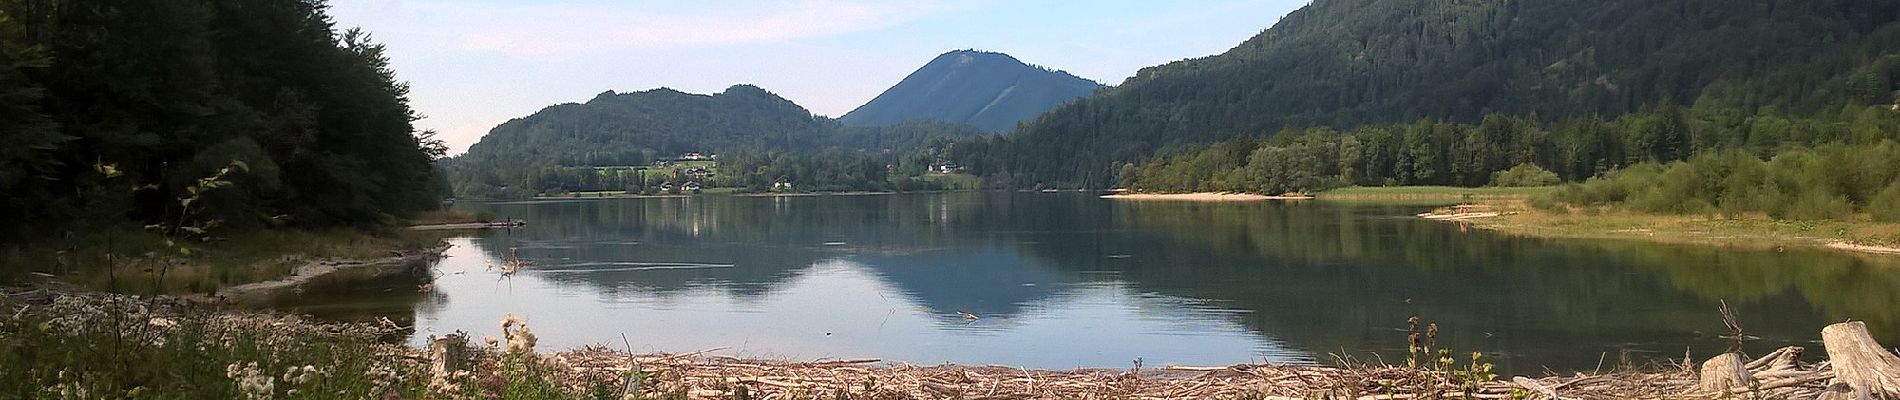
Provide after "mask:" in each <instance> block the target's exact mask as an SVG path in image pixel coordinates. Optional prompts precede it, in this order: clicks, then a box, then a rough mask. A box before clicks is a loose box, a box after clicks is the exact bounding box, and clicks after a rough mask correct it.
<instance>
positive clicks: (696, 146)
mask: <svg viewBox="0 0 1900 400" xmlns="http://www.w3.org/2000/svg"><path fill="white" fill-rule="evenodd" d="M979 135H984V132H983V131H981V130H978V129H977V128H974V127H971V126H969V125H963V124H956V123H948V122H933V121H909V122H904V123H899V124H893V125H889V126H878V127H855V126H844V125H843V124H840V123H838V122H837V121H836V120H832V119H829V118H824V117H819V116H814V115H812V113H811V112H810V111H808V110H806V109H805V108H803V107H800V106H798V105H797V104H794V103H792V102H791V101H790V100H786V99H784V98H781V97H779V96H778V95H775V94H772V93H771V92H768V91H766V90H765V89H761V88H758V87H755V86H750V85H737V86H732V87H731V88H728V89H726V90H725V91H724V92H721V93H717V94H710V95H704V94H690V93H684V92H680V91H676V90H672V89H665V88H662V89H654V90H649V91H643V92H633V93H613V92H607V93H601V94H600V95H598V96H595V97H594V98H593V99H592V100H589V101H588V102H586V103H570V104H561V105H556V106H551V107H547V108H545V109H542V110H541V111H540V112H537V113H535V114H533V115H529V116H527V117H523V118H518V119H515V120H511V121H508V122H506V123H503V124H501V125H500V126H497V127H495V128H494V129H493V130H491V131H489V133H488V135H487V136H484V137H483V138H482V140H481V142H479V143H476V144H475V145H474V146H472V147H470V148H469V151H468V153H466V154H463V155H461V156H457V157H455V158H453V159H450V160H449V161H448V162H447V163H446V168H445V169H446V170H448V172H449V175H450V180H451V185H452V186H453V187H454V188H455V190H456V192H458V193H460V194H461V195H465V196H477V197H493V196H526V195H533V194H536V193H545V192H550V191H601V190H640V189H642V188H645V187H649V186H657V185H659V184H661V183H664V182H666V181H671V180H674V179H668V178H654V177H650V176H648V175H649V174H608V173H601V172H600V171H598V170H596V169H595V168H594V167H627V166H646V165H651V164H653V163H654V162H655V161H656V160H670V159H673V158H676V157H678V156H680V155H683V154H686V153H705V154H720V155H723V156H726V157H724V158H722V160H744V161H748V162H752V161H754V160H762V159H763V160H799V159H812V160H809V161H808V162H807V163H808V164H812V165H810V166H807V167H806V168H803V169H799V170H827V169H830V168H829V167H838V168H850V169H854V170H858V169H864V168H863V167H862V166H863V165H874V166H876V167H877V168H879V169H882V168H883V166H884V165H887V164H894V163H896V162H897V160H898V158H900V157H901V156H903V155H906V154H910V153H911V150H912V149H915V148H917V147H919V146H922V145H924V144H925V143H926V142H930V141H933V140H935V141H948V140H952V139H959V138H968V137H973V136H979ZM794 155H795V156H794ZM778 164H783V163H778ZM778 164H773V165H774V166H777V165H778ZM787 169H790V168H787ZM770 170H771V169H769V168H752V169H748V170H746V171H734V172H731V173H727V174H724V176H723V177H722V178H721V179H718V180H717V181H729V180H730V181H744V182H746V183H747V184H748V185H750V186H764V187H769V186H770V185H771V183H772V182H773V181H774V180H788V181H794V180H795V181H797V182H798V183H803V184H806V186H807V187H826V188H844V189H840V190H847V189H848V190H881V189H887V188H886V187H884V186H885V185H887V184H888V182H887V181H886V179H885V177H883V176H875V175H872V174H853V175H849V176H845V175H823V176H820V175H819V174H790V173H786V174H778V173H771V174H769V175H771V176H764V175H760V174H766V172H761V171H770ZM738 172H743V173H744V174H739V173H738ZM781 175H783V176H781ZM648 181H651V182H648ZM847 181H848V182H847ZM504 188H512V189H508V190H505V191H504V190H503V189H504Z"/></svg>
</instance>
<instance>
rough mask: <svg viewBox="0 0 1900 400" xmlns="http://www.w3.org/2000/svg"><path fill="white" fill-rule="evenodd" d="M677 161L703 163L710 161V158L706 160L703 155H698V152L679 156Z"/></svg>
mask: <svg viewBox="0 0 1900 400" xmlns="http://www.w3.org/2000/svg"><path fill="white" fill-rule="evenodd" d="M679 160H680V161H705V160H710V158H707V157H706V155H705V154H700V152H697V151H695V152H691V153H686V154H681V155H680V158H679Z"/></svg>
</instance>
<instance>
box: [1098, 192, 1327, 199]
mask: <svg viewBox="0 0 1900 400" xmlns="http://www.w3.org/2000/svg"><path fill="white" fill-rule="evenodd" d="M1102 198H1104V199H1110V200H1146V201H1260V200H1304V199H1311V198H1313V197H1312V196H1304V195H1279V196H1269V195H1263V194H1249V193H1213V192H1207V193H1125V194H1111V195H1104V196H1102Z"/></svg>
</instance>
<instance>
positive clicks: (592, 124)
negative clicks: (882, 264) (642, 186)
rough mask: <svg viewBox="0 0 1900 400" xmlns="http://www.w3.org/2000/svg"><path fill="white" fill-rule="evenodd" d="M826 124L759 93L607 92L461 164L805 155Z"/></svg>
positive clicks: (496, 136)
mask: <svg viewBox="0 0 1900 400" xmlns="http://www.w3.org/2000/svg"><path fill="white" fill-rule="evenodd" d="M825 130H826V122H825V120H824V119H822V118H819V117H816V116H813V115H812V114H811V112H810V111H807V110H806V109H805V108H803V107H799V106H798V105H797V104H794V103H792V102H791V101H790V100H786V99H784V98H782V97H779V96H778V95H775V94H772V93H771V92H767V91H766V90H765V89H761V88H759V87H756V86H750V85H737V86H732V87H730V88H727V89H726V90H725V91H724V92H721V93H718V94H712V95H703V94H691V93H685V92H680V91H677V90H673V89H667V88H660V89H654V90H648V91H643V92H633V93H614V92H611V91H609V92H605V93H601V94H600V95H598V96H594V98H593V99H592V100H589V101H587V102H586V103H568V104H561V105H555V106H551V107H547V108H544V109H542V110H541V111H540V112H536V113H534V114H533V115H529V116H527V117H523V118H517V119H514V120H510V121H508V122H506V123H502V124H501V125H500V126H496V127H495V128H494V129H492V130H490V131H489V133H488V135H487V136H483V137H482V140H481V141H480V142H478V143H476V144H475V145H474V146H471V147H469V150H468V153H467V154H466V155H463V156H462V157H460V158H462V159H465V160H471V161H475V160H481V161H500V162H503V163H514V164H551V165H562V166H607V165H645V164H647V163H651V162H652V161H653V160H655V159H657V158H659V157H662V156H672V155H677V154H682V153H687V152H703V151H713V150H715V149H731V148H737V147H777V148H795V147H808V146H811V145H812V144H813V142H815V141H817V140H818V138H819V136H820V133H821V132H824V131H825Z"/></svg>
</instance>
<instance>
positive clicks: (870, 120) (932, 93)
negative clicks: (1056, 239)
mask: <svg viewBox="0 0 1900 400" xmlns="http://www.w3.org/2000/svg"><path fill="white" fill-rule="evenodd" d="M1101 87H1102V85H1101V84H1099V83H1095V81H1091V80H1087V79H1082V78H1079V77H1076V76H1075V75H1070V74H1069V73H1067V72H1062V71H1054V70H1050V69H1047V68H1040V67H1035V66H1031V65H1029V64H1024V63H1023V62H1022V61H1018V60H1017V59H1016V58H1015V57H1010V56H1009V55H1008V54H1003V53H992V52H984V51H975V50H959V51H952V52H949V53H944V54H943V55H940V56H937V58H936V59H933V60H930V63H928V64H924V66H923V68H918V69H917V71H916V72H912V73H911V74H910V76H908V77H905V78H904V80H903V81H901V82H898V83H897V85H896V86H892V87H891V88H890V89H888V90H885V91H884V93H883V94H880V95H878V96H877V98H875V99H871V102H870V103H865V104H864V105H863V106H860V107H858V109H856V110H852V111H851V112H850V113H848V114H845V115H844V117H843V118H839V121H842V122H844V123H845V124H847V125H854V126H881V125H890V124H894V123H898V122H903V121H909V120H919V119H928V120H939V121H949V122H960V123H966V124H970V125H973V126H976V127H978V128H982V129H983V130H985V131H990V132H1006V131H1009V130H1011V129H1016V124H1017V123H1019V122H1023V121H1027V120H1029V119H1030V118H1035V116H1036V115H1038V114H1042V113H1043V112H1046V111H1049V110H1050V109H1052V108H1055V107H1056V106H1059V105H1062V104H1063V103H1067V102H1069V101H1072V100H1075V99H1077V98H1080V97H1083V96H1088V95H1089V93H1091V92H1094V91H1095V90H1096V89H1099V88H1101Z"/></svg>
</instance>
